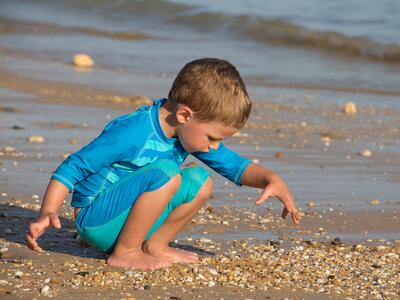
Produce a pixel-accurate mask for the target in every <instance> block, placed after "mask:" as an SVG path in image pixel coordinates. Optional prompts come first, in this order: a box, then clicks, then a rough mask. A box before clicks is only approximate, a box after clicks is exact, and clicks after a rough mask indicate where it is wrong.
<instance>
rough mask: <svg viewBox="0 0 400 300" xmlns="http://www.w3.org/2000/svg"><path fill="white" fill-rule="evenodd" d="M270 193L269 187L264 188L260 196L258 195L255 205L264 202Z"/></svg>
mask: <svg viewBox="0 0 400 300" xmlns="http://www.w3.org/2000/svg"><path fill="white" fill-rule="evenodd" d="M272 195H273V193H272V190H271V189H269V188H266V189H265V190H264V192H263V193H262V194H261V195H260V197H258V199H257V201H256V205H260V204H263V203H264V202H265V200H267V199H268V198H269V197H271V196H272Z"/></svg>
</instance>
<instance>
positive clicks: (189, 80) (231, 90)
mask: <svg viewBox="0 0 400 300" xmlns="http://www.w3.org/2000/svg"><path fill="white" fill-rule="evenodd" d="M168 99H169V100H171V101H172V102H173V103H174V104H184V105H187V106H188V107H190V109H192V110H193V112H194V116H195V118H196V119H197V120H198V121H200V122H207V121H214V122H219V123H221V124H223V125H225V126H232V127H235V128H238V129H240V128H242V127H243V126H244V125H245V123H246V121H247V119H248V117H249V114H250V110H251V100H250V97H249V95H248V94H247V91H246V86H245V84H244V82H243V80H242V78H241V77H240V74H239V72H238V71H237V70H236V68H235V67H234V66H233V65H232V64H230V63H229V62H228V61H226V60H222V59H217V58H202V59H197V60H194V61H191V62H189V63H187V64H186V65H185V66H184V67H183V68H182V70H180V71H179V73H178V75H177V76H176V78H175V80H174V83H173V84H172V87H171V90H170V91H169V94H168Z"/></svg>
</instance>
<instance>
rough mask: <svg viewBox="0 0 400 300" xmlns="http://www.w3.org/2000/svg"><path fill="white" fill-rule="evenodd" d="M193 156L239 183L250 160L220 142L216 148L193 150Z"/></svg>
mask: <svg viewBox="0 0 400 300" xmlns="http://www.w3.org/2000/svg"><path fill="white" fill-rule="evenodd" d="M192 154H193V156H195V157H196V158H198V159H199V160H201V161H202V162H203V163H205V164H206V165H207V166H209V167H210V168H211V169H213V170H215V171H216V172H217V173H219V174H220V175H222V176H224V177H225V178H227V179H229V180H230V181H232V182H234V183H236V184H237V185H240V179H241V177H242V174H243V172H244V170H245V169H246V167H247V166H248V165H249V163H251V160H250V159H248V158H244V157H242V156H240V155H239V154H237V153H236V152H234V151H232V150H230V149H229V148H227V147H225V145H224V144H223V143H220V145H219V147H218V149H217V150H214V149H211V150H210V151H209V152H195V153H192Z"/></svg>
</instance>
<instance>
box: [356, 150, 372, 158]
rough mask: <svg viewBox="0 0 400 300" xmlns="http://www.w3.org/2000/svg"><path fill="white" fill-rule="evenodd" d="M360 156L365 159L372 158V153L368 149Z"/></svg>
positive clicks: (361, 152)
mask: <svg viewBox="0 0 400 300" xmlns="http://www.w3.org/2000/svg"><path fill="white" fill-rule="evenodd" d="M358 154H359V155H361V156H363V157H370V156H372V152H371V151H370V150H368V149H364V150H361V151H360V152H359V153H358Z"/></svg>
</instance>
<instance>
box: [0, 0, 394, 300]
mask: <svg viewBox="0 0 400 300" xmlns="http://www.w3.org/2000/svg"><path fill="white" fill-rule="evenodd" d="M178 2H179V1H178ZM44 3H45V5H47V4H46V2H44ZM17 4H18V2H17ZM17 4H9V5H8V6H10V7H14V8H15V7H18V5H17ZM13 5H17V6H13ZM8 6H6V5H3V6H2V8H3V10H2V11H3V13H4V12H7V9H8ZM0 7H1V6H0ZM39 7H40V5H39ZM179 7H180V6H179ZM174 9H177V8H176V7H174ZM17 11H18V10H15V14H14V15H12V16H7V17H6V16H4V15H1V16H0V24H1V27H0V33H1V36H0V54H1V55H0V205H1V212H0V232H1V236H0V253H1V258H0V266H1V267H0V295H1V298H2V299H19V298H32V299H33V298H36V299H39V298H42V297H54V298H60V299H65V298H67V299H68V298H77V297H86V298H88V299H95V298H96V299H97V298H105V299H109V298H120V299H194V298H202V297H208V298H211V299H322V298H323V299H371V298H372V299H397V298H398V297H400V292H399V291H400V278H399V273H400V268H399V266H400V258H399V255H400V230H399V228H400V215H399V212H400V197H399V192H400V185H399V183H400V152H399V148H400V147H399V146H400V104H399V103H400V101H399V100H400V88H399V86H398V85H397V86H396V76H398V72H397V71H398V68H399V66H398V63H397V62H393V61H391V62H381V61H378V62H376V61H375V60H376V58H373V59H372V60H373V62H372V61H365V60H366V58H354V56H352V55H354V54H348V53H344V54H343V56H341V57H340V58H338V59H337V60H336V61H334V58H332V61H328V60H327V61H326V62H325V64H326V65H325V66H329V64H331V65H332V66H333V65H334V64H337V65H340V64H341V63H343V65H340V66H344V65H346V64H347V63H348V62H350V61H354V64H352V68H350V67H348V68H347V69H346V68H345V67H340V68H339V67H337V69H334V70H333V71H332V72H333V73H335V72H336V73H335V74H334V75H335V76H333V75H332V74H331V75H327V74H325V73H328V72H325V71H324V70H325V69H324V68H322V67H321V69H319V70H318V68H316V67H315V66H317V65H318V63H319V62H316V61H313V62H312V63H311V64H312V66H314V68H312V70H305V71H310V72H305V71H304V73H307V75H299V77H290V78H289V77H285V76H286V75H285V74H284V73H279V74H280V75H279V74H278V75H276V74H275V75H276V76H273V77H268V76H269V75H266V77H265V78H261V77H260V74H261V73H262V68H260V69H256V68H255V69H254V73H250V70H251V69H252V68H250V67H249V65H250V64H251V63H247V62H246V61H245V60H243V61H242V60H241V58H240V57H242V55H239V54H234V53H233V52H229V51H225V50H227V49H229V48H231V46H234V45H236V43H238V41H231V42H227V44H224V45H222V43H221V45H219V44H218V45H216V46H215V47H216V50H215V51H214V50H213V51H211V53H206V54H207V55H218V56H219V57H223V58H228V59H229V58H232V59H233V61H234V62H237V63H238V69H239V71H241V66H242V68H243V71H244V74H245V76H244V77H245V81H246V82H247V83H248V90H249V92H250V94H251V96H252V99H253V102H254V105H253V110H252V113H251V117H250V119H249V121H248V123H247V125H246V126H245V127H244V128H243V129H242V130H240V131H239V132H238V133H237V134H235V135H234V136H233V137H231V138H230V139H228V140H227V141H226V145H227V146H228V147H230V148H232V149H234V150H235V151H237V152H238V153H240V154H241V155H243V156H246V157H249V158H250V159H252V160H253V162H254V163H258V164H262V165H264V166H266V167H268V168H270V169H272V170H274V171H277V172H278V173H279V174H280V175H281V176H282V177H283V178H284V179H285V180H286V181H287V183H288V185H289V187H290V188H291V190H292V192H293V194H294V197H295V199H296V201H297V204H298V207H299V209H300V211H301V214H302V223H301V224H300V225H298V226H294V225H293V224H292V223H291V221H290V220H289V219H287V220H282V219H281V218H280V214H281V210H282V207H281V204H280V203H279V202H278V201H277V200H276V199H270V200H268V201H267V202H266V203H265V205H263V206H261V207H258V206H255V205H254V202H255V200H256V199H257V197H258V195H259V192H260V191H258V190H256V189H251V188H247V187H238V186H235V185H234V184H233V183H230V182H228V181H227V180H226V179H225V178H222V177H221V176H219V175H218V174H215V173H213V175H212V178H213V181H214V190H213V194H212V197H211V199H209V200H208V201H207V203H206V205H205V206H204V207H203V208H202V209H201V211H200V212H199V214H198V215H197V216H196V217H195V219H193V220H192V221H191V222H190V223H189V224H188V226H187V227H186V228H185V230H184V231H183V232H181V233H180V234H179V235H178V236H177V237H176V239H175V240H174V241H172V246H174V247H178V248H179V247H180V248H183V249H189V250H191V251H195V252H197V253H198V254H199V255H200V257H201V259H200V262H199V263H198V264H192V265H174V266H173V267H171V268H168V269H165V270H158V271H154V272H139V271H135V270H123V269H118V268H113V267H110V266H107V265H106V264H105V258H106V255H105V254H103V253H100V252H98V251H96V250H95V249H93V248H90V247H87V245H84V244H83V243H82V242H81V241H80V239H79V237H78V236H77V234H76V231H75V229H74V227H73V220H72V210H71V207H70V206H69V202H70V199H66V201H65V204H64V206H63V207H62V209H61V210H60V217H61V222H62V228H61V229H60V230H55V229H52V230H50V231H49V232H48V233H46V234H45V236H43V238H41V239H40V240H39V242H40V245H41V246H42V247H43V248H44V249H45V253H44V254H40V255H39V254H36V253H33V252H31V251H30V250H29V249H27V248H26V246H25V244H24V243H25V242H24V235H25V232H26V230H27V227H28V224H29V223H30V222H32V221H33V220H34V219H35V218H36V217H37V215H38V210H39V208H40V203H41V199H42V196H43V194H44V191H45V188H46V185H47V183H48V181H49V178H50V176H51V174H52V172H53V171H54V170H55V169H56V168H57V166H58V165H59V163H61V162H62V161H63V160H64V159H65V158H66V157H67V156H68V155H69V154H70V153H73V152H74V151H77V150H79V149H80V148H82V147H83V146H84V145H86V144H87V143H88V142H90V141H91V140H92V139H93V138H94V137H95V136H97V135H98V134H99V133H100V132H101V130H102V129H103V128H104V126H105V125H106V124H107V123H108V122H109V121H111V120H112V119H113V118H115V117H117V116H120V115H122V114H126V113H129V112H131V111H134V110H135V109H137V108H138V107H140V106H142V105H149V104H151V103H152V100H153V99H157V98H160V97H166V95H167V93H168V89H169V85H170V83H171V81H172V80H173V77H174V76H175V73H174V72H177V71H178V70H179V69H180V68H181V67H182V65H181V64H179V63H181V62H182V61H185V60H189V59H190V58H192V57H195V56H198V55H201V56H202V52H201V51H200V50H201V48H202V47H206V46H207V45H211V44H213V43H214V42H215V41H216V40H217V39H218V35H216V36H214V37H210V38H209V39H205V38H204V34H203V33H202V31H201V30H200V31H199V33H196V34H193V33H192V32H190V33H188V36H191V37H192V38H191V39H188V38H187V37H186V36H183V37H182V38H181V40H180V41H179V42H180V43H181V44H179V45H181V46H182V45H186V46H187V48H185V49H186V50H187V51H188V52H184V51H183V48H182V47H179V48H180V50H177V52H176V53H175V52H174V51H173V50H172V48H169V47H170V46H171V45H173V44H174V43H178V42H176V41H174V40H171V39H169V38H165V35H162V34H161V33H160V34H159V36H158V37H155V36H154V32H155V31H156V26H154V28H149V29H148V30H147V31H146V30H143V28H147V27H140V20H139V21H137V22H139V23H138V24H136V25H137V26H136V27H135V30H131V31H130V34H126V33H123V32H125V31H123V30H114V29H115V28H112V27H108V28H102V27H101V26H99V27H96V28H95V29H94V27H93V26H89V25H86V26H84V25H85V24H77V25H74V26H72V25H71V24H66V23H65V22H66V21H65V20H68V19H63V18H60V22H59V23H58V24H55V23H56V22H54V23H52V22H51V21H50V20H47V19H46V18H45V17H42V19H41V20H40V21H38V20H21V19H19V18H18V14H20V15H24V12H22V11H18V12H17ZM63 13H66V12H63ZM33 15H35V16H40V14H39V13H36V14H33ZM106 20H107V22H110V24H111V23H112V22H114V21H113V20H111V19H110V18H109V19H106ZM72 21H73V19H70V21H69V22H71V23H73V22H72ZM89 21H90V18H89V17H88V19H87V20H85V22H89ZM63 22H64V23H63ZM79 22H81V21H79ZM79 22H77V23H79ZM82 22H83V21H82ZM121 22H122V21H121ZM143 22H144V21H143ZM186 22H187V20H186ZM110 24H108V25H110ZM146 24H147V23H146ZM167 24H168V26H171V27H172V28H175V26H178V25H176V22H172V21H171V20H169V21H168V22H167ZM91 25H93V23H92V24H91ZM146 26H147V25H146ZM116 27H117V26H116ZM136 29H137V30H136ZM160 30H161V29H160ZM164 30H165V32H171V31H170V30H171V29H168V28H164ZM182 30H183V31H184V30H187V29H182ZM111 32H114V34H111ZM132 32H136V33H137V34H132ZM160 32H162V31H160ZM116 33H118V34H116ZM168 34H170V35H172V34H171V33H168ZM168 34H167V35H166V36H167V37H168ZM61 37H63V40H62V41H61ZM161 37H163V38H165V40H163V39H162V38H161ZM57 39H60V40H59V41H57ZM29 40H30V41H34V43H32V47H31V48H30V47H28V46H27V45H28V44H29ZM48 41H54V42H51V43H54V44H51V46H44V45H47V44H46V43H47V42H48ZM72 41H73V43H72ZM198 41H204V44H205V45H202V46H199V48H200V50H199V49H198V48H196V47H195V46H196V43H198ZM57 43H58V44H57ZM68 43H69V45H67V44H68ZM122 43H125V44H122ZM152 43H154V45H158V47H159V46H163V45H165V49H164V50H165V51H166V52H167V53H168V55H170V57H171V58H172V59H171V60H170V61H169V62H168V63H166V62H163V58H164V57H161V56H160V57H157V56H156V54H155V53H154V51H156V50H154V49H155V48H152V49H150V50H149V52H148V53H145V52H143V54H142V56H140V57H138V58H135V60H134V61H133V62H132V64H130V61H131V60H132V58H130V57H127V56H124V55H125V54H126V53H128V52H129V51H128V50H130V49H131V47H132V48H134V47H135V45H136V46H137V47H138V48H139V49H145V48H146V47H148V46H149V45H150V46H151V44H152ZM251 43H253V42H251ZM90 45H95V46H99V45H104V48H101V49H100V50H98V49H97V50H96V49H93V51H92V52H93V53H95V54H97V55H93V56H94V60H95V63H96V64H95V66H94V67H93V68H90V69H83V68H77V67H75V66H73V65H72V63H71V61H72V54H76V53H79V52H82V51H83V52H88V53H91V51H89V50H90V47H89V46H90ZM116 45H120V46H121V48H120V49H118V50H115V51H116V52H115V53H113V52H112V49H114V48H113V46H116ZM154 45H153V46H154ZM176 45H177V44H175V46H176ZM125 46H126V48H123V47H125ZM46 47H47V48H46ZM52 47H53V48H52ZM85 47H86V48H85ZM87 47H89V48H87ZM92 47H93V46H92ZM218 47H219V48H218ZM274 47H275V46H274ZM176 48H178V47H176ZM121 49H122V50H121ZM157 49H159V48H157ZM271 49H275V50H274V51H277V52H280V51H279V49H276V48H271ZM125 50H126V51H127V52H126V53H125V52H123V53H124V55H119V52H118V51H121V53H122V51H125ZM96 51H98V52H96ZM102 51H104V53H103V52H102ZM132 51H138V50H134V49H133V50H132ZM157 51H159V50H157ZM238 51H240V49H239V50H238ZM257 51H258V50H257ZM257 51H256V52H257ZM271 51H272V50H271ZM285 51H286V50H285ZM287 51H289V52H290V51H294V50H293V49H292V48H290V49H287ZM297 51H298V53H300V54H301V53H302V51H305V50H304V48H300V49H298V50H297ZM160 52H161V51H160ZM256 52H254V53H256ZM277 52H271V53H277ZM289 52H288V53H289ZM107 53H108V55H110V56H113V55H114V56H115V57H113V58H109V57H108V56H107V57H106V54H107ZM157 53H158V52H157ZM257 53H258V52H257ZM157 55H158V54H157ZM160 55H161V54H160ZM287 55H289V54H287ZM324 55H325V54H324ZM329 55H330V54H329ZM329 55H328V56H327V57H330V56H329ZM315 56H322V54H317V55H315ZM333 56H335V55H333ZM178 57H179V59H178ZM287 57H289V58H290V57H291V56H290V55H289V56H287ZM305 57H307V54H305ZM174 59H176V60H174ZM314 59H318V58H315V57H314ZM320 59H321V60H323V59H322V58H320ZM140 60H143V64H141V63H140ZM289 60H290V59H289ZM151 61H152V62H154V63H153V64H151V63H150V62H151ZM174 66H175V71H174V69H173V67H174ZM272 66H274V63H272ZM289 66H290V62H287V65H286V68H287V69H289ZM305 66H306V63H304V65H301V66H300V67H305ZM360 66H362V68H361V67H360ZM339 69H340V70H339ZM363 70H364V71H365V70H366V72H364V73H363ZM258 72H260V74H258ZM282 72H284V71H282ZM341 72H342V73H341ZM352 72H354V73H352ZM357 72H360V77H359V78H356V77H354V76H355V75H354V74H355V73H357ZM299 73H301V72H299ZM310 74H311V75H312V74H317V75H318V74H320V76H319V75H318V76H317V75H316V77H312V78H311V75H310ZM392 74H393V76H391V75H392ZM307 76H310V78H309V77H307ZM329 76H331V77H332V78H333V77H335V78H339V79H338V80H337V81H334V80H333V79H332V78H331V77H329ZM316 78H320V81H317V79H316ZM360 78H361V79H360ZM372 79H374V80H373V81H374V83H371V82H372ZM370 80H371V81H370ZM347 102H354V103H355V104H356V108H357V112H356V113H346V112H345V111H344V107H345V104H346V103H347ZM190 163H196V164H201V163H200V162H198V161H195V160H194V159H193V158H190V159H188V160H187V161H185V164H190Z"/></svg>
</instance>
